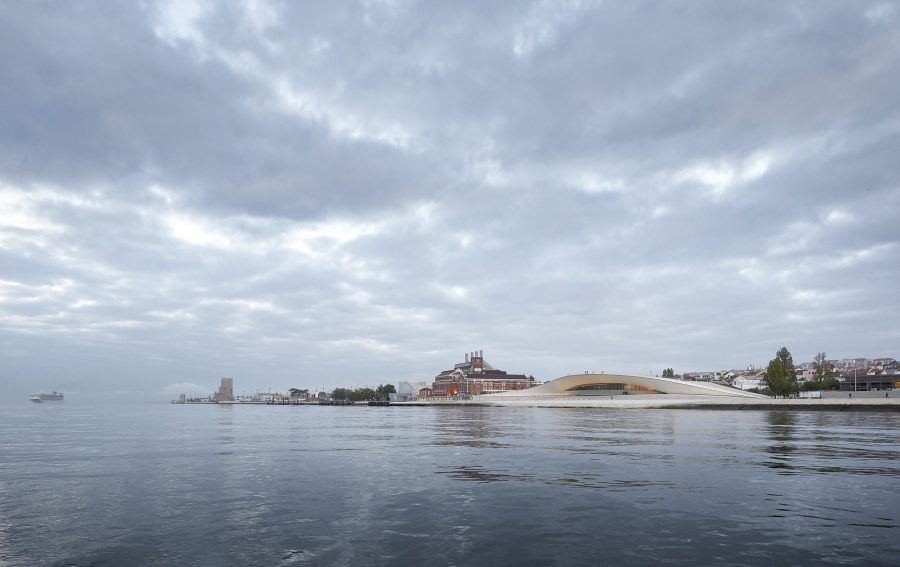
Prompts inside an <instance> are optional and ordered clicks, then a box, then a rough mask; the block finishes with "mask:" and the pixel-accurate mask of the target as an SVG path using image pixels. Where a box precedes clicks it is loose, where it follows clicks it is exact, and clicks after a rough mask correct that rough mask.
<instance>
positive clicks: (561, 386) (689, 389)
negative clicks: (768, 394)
mask: <svg viewBox="0 0 900 567" xmlns="http://www.w3.org/2000/svg"><path fill="white" fill-rule="evenodd" d="M594 384H630V385H633V386H642V387H644V388H649V389H651V390H655V391H657V392H660V393H662V394H682V395H688V396H738V397H746V398H764V397H765V396H762V395H760V394H754V393H752V392H745V391H743V390H739V389H737V388H730V387H728V386H721V385H719V384H710V383H709V382H685V381H683V380H675V379H673V378H657V377H654V376H629V375H627V374H570V375H569V376H563V377H561V378H557V379H556V380H551V381H550V382H546V383H544V384H542V385H540V386H535V387H534V388H528V389H527V390H514V391H510V392H503V393H502V394H488V395H492V396H493V395H498V396H503V397H536V396H572V395H576V394H575V393H574V392H573V390H576V389H579V388H583V387H585V386H591V385H594Z"/></svg>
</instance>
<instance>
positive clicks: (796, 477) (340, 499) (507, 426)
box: [0, 404, 900, 567]
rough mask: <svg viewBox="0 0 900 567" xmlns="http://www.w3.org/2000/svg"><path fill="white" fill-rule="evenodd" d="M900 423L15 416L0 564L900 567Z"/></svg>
mask: <svg viewBox="0 0 900 567" xmlns="http://www.w3.org/2000/svg"><path fill="white" fill-rule="evenodd" d="M898 426H900V417H898V416H897V415H896V414H890V413H883V414H877V413H875V414H846V413H821V412H810V413H802V412H801V413H792V412H737V411H736V412H728V411H713V412H707V411H684V410H681V411H666V410H648V411H633V410H632V411H609V410H552V409H513V408H509V409H500V408H337V407H221V408H220V407H215V406H193V407H190V406H187V407H179V406H152V405H148V406H129V407H85V406H81V407H79V406H76V405H69V404H66V405H63V406H46V407H42V406H35V407H32V406H21V407H20V406H15V407H13V406H7V407H0V566H4V567H5V566H6V565H180V564H183V565H247V564H263V565H321V564H329V565H331V564H336V565H423V564H434V565H441V564H466V565H480V564H491V565H546V564H558V565H572V564H582V565H597V564H604V563H607V564H646V563H648V562H663V563H672V564H696V563H715V564H736V565H772V564H775V565H787V564H812V563H823V562H834V563H842V564H843V563H851V564H867V565H868V564H885V565H888V564H897V563H898V557H900V527H898V525H900V520H898V514H900V512H897V510H898V509H900V489H898V486H900V484H898V480H900V479H898V477H900V459H898V457H900V434H898Z"/></svg>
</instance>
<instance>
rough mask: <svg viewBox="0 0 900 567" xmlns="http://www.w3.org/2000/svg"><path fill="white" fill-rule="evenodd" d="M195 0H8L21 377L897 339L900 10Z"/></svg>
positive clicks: (843, 348) (158, 385)
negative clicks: (218, 0) (47, 0)
mask: <svg viewBox="0 0 900 567" xmlns="http://www.w3.org/2000/svg"><path fill="white" fill-rule="evenodd" d="M198 6H199V8H198V10H196V12H194V11H192V7H193V4H192V3H172V4H169V3H155V4H146V5H132V4H128V3H121V4H109V3H96V4H91V3H78V4H36V3H32V4H7V5H5V6H3V7H0V49H2V51H3V52H4V53H5V54H8V56H7V57H5V58H4V59H3V60H2V62H0V78H2V81H0V106H2V107H3V108H4V109H5V111H4V112H3V113H2V115H0V205H2V207H0V345H2V348H3V351H4V354H5V355H6V356H4V365H3V368H2V369H0V374H2V377H3V379H4V381H5V382H7V383H8V384H9V386H8V388H6V389H8V390H9V391H11V392H12V391H16V392H19V391H24V390H25V389H31V388H38V387H53V386H54V384H50V383H48V381H53V380H60V381H62V378H54V377H56V376H61V375H65V376H67V378H66V380H68V382H67V383H68V384H70V386H69V387H70V388H71V389H73V390H77V389H78V387H76V386H72V385H74V384H79V383H81V384H84V385H85V387H84V388H82V389H83V390H85V391H88V390H91V389H94V390H99V389H105V390H108V391H117V390H123V389H125V390H129V391H135V392H137V391H143V392H147V393H148V395H154V396H158V395H159V392H160V391H162V390H163V388H164V387H165V386H166V385H169V384H178V383H194V384H201V385H202V384H210V383H214V382H215V377H216V376H217V375H220V374H224V375H227V374H234V375H235V377H236V378H237V379H238V384H239V385H240V384H243V386H240V388H246V389H253V388H256V387H281V388H283V387H286V386H288V385H301V386H308V387H312V386H316V385H319V386H323V385H332V386H335V385H340V384H354V383H357V384H359V383H365V382H369V383H377V382H379V381H386V380H391V379H393V380H396V379H400V378H406V377H412V376H417V377H423V378H424V377H427V376H429V375H431V374H433V373H434V372H436V371H437V370H439V369H441V368H443V367H445V365H446V364H449V363H450V362H451V361H452V360H453V359H455V357H456V353H457V351H459V350H460V349H463V351H465V350H467V349H470V348H478V347H480V348H484V349H485V350H486V351H488V353H489V354H490V355H491V356H490V357H489V358H490V359H491V360H492V361H494V362H495V363H496V364H498V365H502V366H508V367H510V368H511V369H514V370H519V371H526V372H529V373H534V374H535V375H537V376H539V377H542V378H552V377H554V376H556V375H559V374H561V373H563V372H567V371H580V370H584V369H588V368H594V369H606V370H623V371H634V372H647V371H649V370H651V369H654V368H656V369H658V368H660V367H664V366H675V367H677V368H678V369H679V370H683V369H691V368H701V367H702V368H710V367H722V366H743V365H745V364H748V363H756V364H759V363H763V362H765V360H766V359H767V357H768V356H770V355H771V352H772V351H774V350H775V349H776V348H777V347H778V346H781V344H788V346H790V347H791V348H792V349H793V350H794V351H795V357H796V358H798V359H801V360H802V359H804V358H810V357H811V356H812V354H813V353H815V352H817V351H819V350H823V349H824V350H826V351H827V352H829V353H830V354H834V355H835V356H850V355H871V356H876V355H887V356H891V355H897V354H900V353H896V352H893V351H892V350H891V349H892V348H895V346H896V344H897V339H898V338H900V337H898V334H897V330H896V328H895V326H893V325H891V323H890V320H889V318H886V317H883V314H884V313H890V312H892V310H894V309H896V307H897V298H896V293H895V292H894V287H895V284H894V283H893V282H895V281H897V280H898V279H900V273H898V268H897V267H896V266H897V265H898V262H897V260H898V257H900V237H898V232H897V230H896V219H895V217H896V215H897V211H898V210H900V209H898V205H900V179H898V174H897V168H896V167H895V166H894V165H893V162H894V161H895V160H896V158H895V156H896V155H897V154H898V150H900V147H898V133H900V116H898V112H897V104H896V103H897V100H898V98H900V92H898V89H900V86H898V84H897V82H896V81H895V80H894V77H895V76H896V75H897V71H898V65H900V57H898V55H897V53H898V52H897V45H898V39H897V34H896V33H895V31H894V30H895V28H896V22H897V18H898V17H900V14H897V13H896V11H893V12H892V11H891V10H888V9H883V8H881V7H879V5H878V4H877V3H871V4H866V3H864V4H858V5H857V4H848V3H841V2H834V3H831V2H828V3H821V2H817V3H814V4H813V3H809V4H806V3H799V4H790V5H788V4H785V5H777V6H763V5H759V4H757V3H729V4H723V3H720V2H709V3H703V4H696V5H693V6H692V7H691V8H690V9H687V8H686V7H685V6H681V5H677V4H662V3H655V2H637V3H634V2H631V3H609V2H604V3H593V2H566V3H532V4H529V5H517V4H491V3H471V4H465V3H463V4H460V3H453V4H446V5H438V4H434V3H415V2H409V3H404V2H400V3H378V2H364V3H361V4H356V3H346V4H329V5H308V4H294V3H260V4H259V6H260V7H261V9H260V10H258V11H255V12H254V11H252V10H250V9H249V8H248V7H247V6H249V4H248V5H245V4H237V3H236V4H229V5H209V6H207V7H205V8H204V5H202V4H198ZM860 329H864V330H865V332H860ZM45 384H46V385H45ZM0 386H3V385H0Z"/></svg>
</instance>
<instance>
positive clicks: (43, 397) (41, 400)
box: [31, 390, 63, 404]
mask: <svg viewBox="0 0 900 567" xmlns="http://www.w3.org/2000/svg"><path fill="white" fill-rule="evenodd" d="M31 401H32V402H34V403H36V404H46V403H62V401H63V395H62V394H60V393H59V392H57V391H56V390H54V391H53V393H52V394H44V393H37V394H31Z"/></svg>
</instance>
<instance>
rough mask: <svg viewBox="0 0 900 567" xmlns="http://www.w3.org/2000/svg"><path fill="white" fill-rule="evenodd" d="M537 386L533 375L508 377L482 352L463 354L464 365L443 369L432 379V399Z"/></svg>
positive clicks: (508, 375) (462, 363) (461, 363)
mask: <svg viewBox="0 0 900 567" xmlns="http://www.w3.org/2000/svg"><path fill="white" fill-rule="evenodd" d="M538 384H540V382H536V381H535V379H534V376H525V375H524V374H508V373H507V372H506V371H505V370H498V369H496V368H494V367H492V366H491V365H490V364H488V363H487V362H486V361H485V360H484V351H475V352H472V353H466V358H465V361H464V362H460V363H458V364H456V365H454V367H453V369H451V370H444V371H443V372H441V373H440V374H438V375H437V376H435V377H434V385H433V387H432V390H434V395H435V396H477V395H479V394H492V393H496V392H508V391H509V390H524V389H526V388H531V387H533V386H536V385H538Z"/></svg>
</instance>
